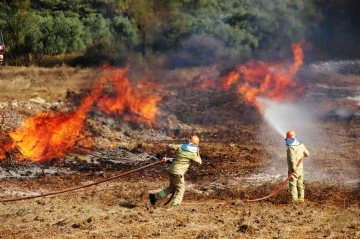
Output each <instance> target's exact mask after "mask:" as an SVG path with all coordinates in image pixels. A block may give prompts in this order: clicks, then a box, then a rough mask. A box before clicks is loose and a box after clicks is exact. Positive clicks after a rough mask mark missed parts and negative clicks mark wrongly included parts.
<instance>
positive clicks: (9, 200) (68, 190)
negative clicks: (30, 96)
mask: <svg viewBox="0 0 360 239" xmlns="http://www.w3.org/2000/svg"><path fill="white" fill-rule="evenodd" d="M160 163H162V161H157V162H155V163H151V164H147V165H145V166H142V167H140V168H137V169H134V170H130V171H127V172H125V173H122V174H118V175H116V176H113V177H110V178H106V179H104V180H100V181H97V182H94V183H90V184H86V185H83V186H78V187H73V188H67V189H64V190H60V191H56V192H50V193H44V194H39V195H33V196H27V197H19V198H9V199H2V200H0V203H5V202H14V201H20V200H26V199H32V198H40V197H46V196H52V195H56V194H61V193H65V192H70V191H75V190H78V189H81V188H86V187H91V186H94V185H97V184H100V183H104V182H107V181H110V180H113V179H116V178H120V177H123V176H125V175H128V174H131V173H134V172H136V171H139V170H142V169H145V168H149V167H152V166H154V165H157V164H160Z"/></svg>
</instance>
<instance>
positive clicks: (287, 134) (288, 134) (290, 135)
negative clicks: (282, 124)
mask: <svg viewBox="0 0 360 239" xmlns="http://www.w3.org/2000/svg"><path fill="white" fill-rule="evenodd" d="M295 136H296V134H295V131H294V130H289V131H288V132H286V138H295Z"/></svg>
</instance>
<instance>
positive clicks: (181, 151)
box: [149, 135, 202, 206]
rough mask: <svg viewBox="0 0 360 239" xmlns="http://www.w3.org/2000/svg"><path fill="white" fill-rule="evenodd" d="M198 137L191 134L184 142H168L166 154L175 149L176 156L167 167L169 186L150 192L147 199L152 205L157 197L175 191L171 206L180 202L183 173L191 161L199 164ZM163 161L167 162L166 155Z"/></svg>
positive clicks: (183, 189) (182, 193) (183, 188)
mask: <svg viewBox="0 0 360 239" xmlns="http://www.w3.org/2000/svg"><path fill="white" fill-rule="evenodd" d="M199 142H200V140H199V137H198V136H196V135H194V136H191V138H190V139H189V142H188V143H185V144H170V145H169V146H168V148H167V150H166V155H167V154H168V153H170V150H176V151H177V153H176V156H175V158H174V159H173V161H172V163H171V166H170V167H169V168H168V174H169V178H170V182H169V186H168V187H166V188H164V189H163V190H161V191H159V192H157V193H150V194H149V199H150V203H151V204H152V205H155V203H156V201H157V200H158V199H161V198H164V197H166V196H167V195H169V194H170V193H175V198H174V200H173V204H172V205H173V206H177V205H180V204H181V201H182V199H183V196H184V193H185V180H184V175H185V173H186V171H187V170H188V168H189V167H190V164H191V162H192V161H194V162H196V163H198V164H201V163H202V161H201V158H200V154H199ZM162 161H163V162H167V161H168V159H167V158H166V156H165V157H164V158H163V159H162Z"/></svg>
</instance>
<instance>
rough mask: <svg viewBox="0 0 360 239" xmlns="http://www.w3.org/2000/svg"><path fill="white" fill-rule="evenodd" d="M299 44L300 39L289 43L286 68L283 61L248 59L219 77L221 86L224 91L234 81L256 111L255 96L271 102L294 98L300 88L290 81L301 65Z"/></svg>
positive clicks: (301, 52) (301, 56)
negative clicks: (289, 57)
mask: <svg viewBox="0 0 360 239" xmlns="http://www.w3.org/2000/svg"><path fill="white" fill-rule="evenodd" d="M302 44H303V42H302V41H301V42H298V43H294V44H293V45H292V51H293V54H294V63H293V64H292V65H291V66H290V67H289V68H287V67H286V66H285V65H284V64H283V63H266V62H263V61H257V62H248V63H246V64H244V65H242V66H240V67H239V68H238V69H237V70H235V71H232V72H230V73H229V74H228V75H227V76H225V77H223V78H222V79H221V81H222V84H221V86H222V87H223V88H224V89H226V90H228V89H229V88H230V87H231V86H232V85H234V84H238V89H237V92H238V93H239V94H241V95H243V96H244V98H245V99H246V101H248V102H249V103H251V104H254V105H255V106H257V107H258V108H259V110H260V111H262V109H261V107H260V106H259V104H258V102H257V97H258V96H263V97H266V98H270V99H272V100H275V101H279V100H290V99H293V98H295V97H296V96H298V95H299V94H300V93H302V92H303V91H304V87H303V86H298V85H297V84H296V82H295V81H294V77H295V74H296V73H297V71H298V70H299V67H300V66H301V65H302V64H303V57H304V54H303V50H302V48H301V45H302ZM240 80H244V82H240Z"/></svg>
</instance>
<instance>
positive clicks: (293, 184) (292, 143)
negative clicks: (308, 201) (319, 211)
mask: <svg viewBox="0 0 360 239" xmlns="http://www.w3.org/2000/svg"><path fill="white" fill-rule="evenodd" d="M285 140H286V153H287V164H288V173H289V174H290V173H291V172H293V175H292V176H291V178H290V180H289V187H290V192H291V200H292V202H304V197H305V187H304V166H303V163H301V164H300V165H299V166H298V167H296V165H297V163H298V162H299V161H300V160H301V159H302V158H303V157H308V156H309V151H308V150H307V149H306V147H305V145H304V144H302V143H301V141H300V140H299V139H298V138H296V134H295V132H294V131H293V130H289V131H288V132H287V133H286V139H285Z"/></svg>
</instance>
